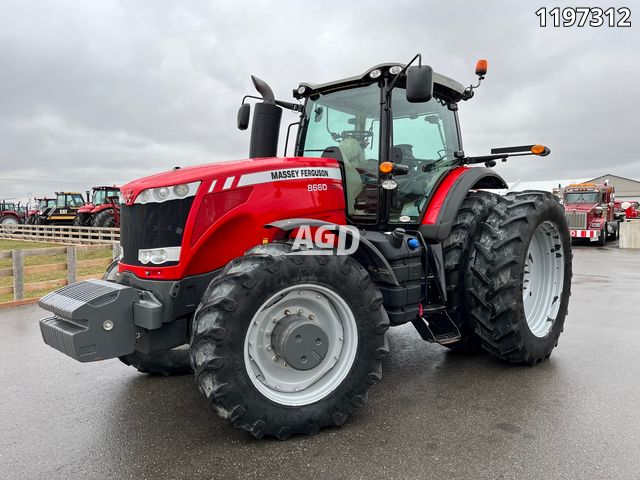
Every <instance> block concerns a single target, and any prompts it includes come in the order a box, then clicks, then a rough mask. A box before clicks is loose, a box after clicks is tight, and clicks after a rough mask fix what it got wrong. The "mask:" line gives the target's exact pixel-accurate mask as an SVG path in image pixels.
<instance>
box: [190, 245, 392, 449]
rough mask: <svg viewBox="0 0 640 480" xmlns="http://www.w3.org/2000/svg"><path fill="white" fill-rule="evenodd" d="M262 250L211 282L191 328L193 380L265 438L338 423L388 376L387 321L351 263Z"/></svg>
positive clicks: (227, 414)
mask: <svg viewBox="0 0 640 480" xmlns="http://www.w3.org/2000/svg"><path fill="white" fill-rule="evenodd" d="M290 249H291V247H290V245H288V244H284V243H272V244H268V245H264V246H260V247H256V248H254V249H253V250H251V251H250V252H248V253H247V254H246V255H245V256H244V257H241V258H238V259H236V260H234V261H232V262H231V263H229V265H227V267H226V268H225V269H224V271H223V272H222V274H221V275H219V276H218V277H217V278H216V279H214V280H213V281H212V282H211V284H210V285H209V288H208V289H207V291H206V293H205V295H204V297H203V299H202V303H201V304H200V306H199V308H198V310H197V312H196V315H195V318H194V321H193V328H192V332H193V333H192V339H191V358H192V363H193V366H194V368H195V371H196V382H197V384H198V387H199V388H200V391H201V392H202V394H203V395H204V396H205V397H206V398H207V400H208V401H209V403H210V404H211V406H212V407H213V409H214V410H215V411H217V413H218V414H219V415H220V416H222V417H223V418H226V419H227V420H228V421H229V422H230V423H231V424H232V425H234V426H235V427H237V428H241V429H244V430H246V431H248V432H249V433H251V434H252V435H254V436H255V437H257V438H260V437H262V436H264V435H272V436H275V437H277V438H279V439H281V440H284V439H286V438H288V437H289V436H290V435H292V434H313V433H315V432H317V431H318V430H319V429H320V428H322V427H325V426H329V425H341V424H342V423H343V422H344V421H345V420H346V418H347V417H348V416H349V414H350V413H351V412H352V410H353V409H354V408H356V407H360V406H362V405H363V404H364V403H365V401H366V400H367V392H368V390H369V388H370V387H371V386H372V385H374V384H375V383H377V382H379V381H380V379H381V377H382V367H381V359H382V358H383V357H384V356H385V355H386V354H387V353H388V351H389V350H388V345H387V341H386V331H387V329H388V328H389V319H388V317H387V315H386V312H385V311H384V309H383V307H382V296H381V294H380V291H379V290H378V288H377V287H376V286H375V284H374V283H373V282H372V281H371V279H370V278H369V275H368V273H367V271H366V270H365V269H364V268H363V267H362V266H361V265H360V264H359V263H357V262H356V261H355V260H353V259H352V258H350V257H347V256H336V255H329V256H328V255H321V256H315V255H314V256H310V255H288V253H289V252H290Z"/></svg>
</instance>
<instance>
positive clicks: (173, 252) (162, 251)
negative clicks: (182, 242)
mask: <svg viewBox="0 0 640 480" xmlns="http://www.w3.org/2000/svg"><path fill="white" fill-rule="evenodd" d="M179 260H180V247H164V248H148V249H141V250H138V261H139V262H140V263H142V264H145V265H146V264H147V263H153V264H154V265H160V264H162V263H165V262H177V261H179Z"/></svg>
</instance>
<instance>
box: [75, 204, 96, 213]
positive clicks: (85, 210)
mask: <svg viewBox="0 0 640 480" xmlns="http://www.w3.org/2000/svg"><path fill="white" fill-rule="evenodd" d="M91 210H93V203H85V204H84V205H83V206H81V207H80V208H79V209H78V213H89V212H91Z"/></svg>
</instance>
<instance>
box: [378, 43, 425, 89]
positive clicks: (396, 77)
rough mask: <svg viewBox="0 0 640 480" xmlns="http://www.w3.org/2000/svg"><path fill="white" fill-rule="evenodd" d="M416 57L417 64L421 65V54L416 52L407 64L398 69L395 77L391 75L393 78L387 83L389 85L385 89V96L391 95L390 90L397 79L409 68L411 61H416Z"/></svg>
mask: <svg viewBox="0 0 640 480" xmlns="http://www.w3.org/2000/svg"><path fill="white" fill-rule="evenodd" d="M416 58H417V59H418V66H419V67H421V66H422V54H421V53H418V54H416V56H415V57H413V58H412V59H411V61H410V62H409V63H407V64H406V65H405V66H404V67H403V68H402V70H400V71H399V72H398V74H397V75H396V76H395V77H393V80H391V83H390V84H389V87H388V89H387V96H388V95H391V91H392V90H393V89H394V88H395V86H396V83H398V80H399V79H400V76H401V75H402V74H403V73H405V72H406V71H407V68H409V67H410V66H411V64H412V63H413V62H415V61H416Z"/></svg>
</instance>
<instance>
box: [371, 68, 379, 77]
mask: <svg viewBox="0 0 640 480" xmlns="http://www.w3.org/2000/svg"><path fill="white" fill-rule="evenodd" d="M380 75H382V71H381V70H380V69H379V68H376V69H375V70H371V71H370V72H369V77H370V78H378V77H379V76H380Z"/></svg>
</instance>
